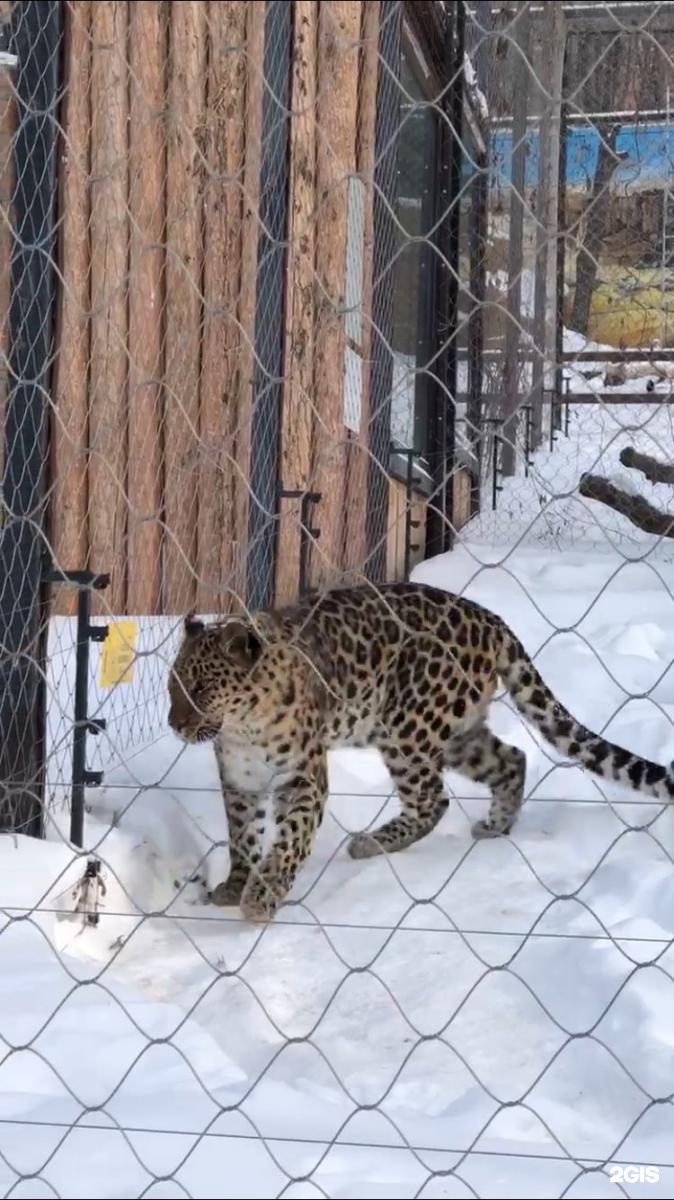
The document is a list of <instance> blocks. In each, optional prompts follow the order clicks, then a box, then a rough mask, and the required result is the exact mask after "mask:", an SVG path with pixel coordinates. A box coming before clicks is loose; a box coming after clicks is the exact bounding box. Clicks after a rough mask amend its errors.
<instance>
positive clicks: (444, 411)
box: [426, 2, 465, 557]
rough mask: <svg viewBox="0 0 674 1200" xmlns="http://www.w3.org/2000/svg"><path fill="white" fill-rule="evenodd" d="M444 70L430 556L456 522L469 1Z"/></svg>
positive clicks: (457, 13)
mask: <svg viewBox="0 0 674 1200" xmlns="http://www.w3.org/2000/svg"><path fill="white" fill-rule="evenodd" d="M446 20H447V25H446V42H445V72H446V75H447V79H448V80H450V86H449V88H448V90H447V93H446V99H445V112H446V118H447V119H446V121H443V122H442V139H441V145H440V180H441V186H440V188H439V210H438V214H437V218H438V242H439V248H440V252H441V256H442V258H444V259H445V260H446V265H445V266H444V269H442V270H440V271H439V272H438V299H437V312H439V313H446V314H447V321H446V325H445V326H444V328H443V330H442V334H441V337H440V338H439V340H438V349H439V351H440V352H439V353H438V354H437V356H436V360H435V368H434V375H435V378H436V381H437V382H436V387H435V392H436V398H435V404H434V410H435V411H434V442H435V446H434V454H433V457H434V461H435V470H434V472H433V496H434V501H433V502H432V503H431V504H429V505H428V509H427V520H426V553H427V555H428V556H429V557H430V556H431V555H434V554H441V553H442V552H443V551H445V550H449V549H450V547H451V545H452V540H453V525H454V448H455V421H456V383H457V345H456V335H457V323H458V302H459V277H458V267H459V233H460V221H461V210H460V205H459V195H460V189H461V165H462V158H463V136H462V135H463V105H464V88H463V83H464V77H463V53H464V38H465V4H464V3H463V2H461V3H457V4H455V5H453V6H452V7H451V9H449V8H448V9H447V17H446Z"/></svg>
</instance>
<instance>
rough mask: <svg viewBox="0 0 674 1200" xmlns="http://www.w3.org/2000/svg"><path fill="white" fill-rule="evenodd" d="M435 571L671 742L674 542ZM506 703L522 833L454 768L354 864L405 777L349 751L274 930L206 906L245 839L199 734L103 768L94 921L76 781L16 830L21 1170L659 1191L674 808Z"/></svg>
mask: <svg viewBox="0 0 674 1200" xmlns="http://www.w3.org/2000/svg"><path fill="white" fill-rule="evenodd" d="M416 576H417V578H420V579H425V580H427V581H429V582H433V583H435V584H439V585H441V586H444V587H447V588H450V589H452V590H463V589H465V590H466V591H467V592H468V593H469V594H470V595H472V596H474V597H475V598H476V599H478V600H480V601H482V602H483V603H486V604H488V605H491V606H492V607H493V608H495V609H497V610H498V611H499V612H500V613H502V614H503V615H504V616H505V617H506V619H508V620H509V621H510V622H511V624H512V625H513V627H514V628H515V629H516V631H517V633H518V634H519V635H520V636H521V637H522V639H523V640H524V642H525V644H526V645H527V647H528V649H529V650H530V651H531V652H532V653H536V655H537V661H538V662H539V665H540V667H541V670H542V671H543V672H544V674H545V676H546V677H547V679H548V680H549V682H550V683H551V684H552V686H553V687H554V688H555V689H556V690H557V692H558V694H559V696H560V697H561V698H562V699H563V701H564V702H565V703H567V704H568V705H569V706H570V707H571V708H572V709H573V710H574V712H575V713H577V715H578V716H579V717H580V718H581V719H582V720H584V721H587V722H588V723H591V724H592V725H593V726H594V727H595V728H597V729H600V730H606V731H607V732H608V733H609V734H610V735H611V736H612V737H613V738H614V739H616V740H619V741H622V742H623V743H624V744H625V745H627V746H629V747H631V748H633V749H636V750H639V751H641V752H642V753H644V754H646V755H648V756H651V757H653V758H656V759H658V760H662V761H668V760H669V759H671V758H674V729H673V728H672V721H671V718H672V716H673V715H674V672H673V671H672V670H671V669H670V662H671V658H672V651H671V647H672V646H674V599H673V598H672V592H673V590H674V567H672V566H670V565H669V564H667V563H662V562H660V561H657V562H650V561H644V562H637V563H628V562H626V561H625V559H624V557H623V555H622V554H620V553H617V552H613V553H612V552H610V551H606V550H605V551H604V552H603V553H598V552H596V551H594V550H588V549H580V550H573V549H571V550H566V551H557V552H555V553H550V551H549V550H546V549H541V548H536V547H535V546H531V545H529V546H526V547H521V548H520V549H518V550H516V551H514V552H510V553H509V552H508V551H507V548H505V547H504V548H501V549H499V550H494V549H489V550H487V549H485V548H484V547H483V546H480V545H479V544H477V543H475V544H466V545H464V546H463V547H462V548H460V549H458V550H456V551H455V552H453V553H452V554H450V555H446V556H443V557H441V558H438V559H435V560H432V561H430V562H428V563H425V564H424V565H423V566H422V567H420V568H418V569H417V571H416ZM165 644H167V643H165ZM142 665H143V664H142V662H141V663H140V664H139V669H140V668H141V667H142ZM153 678H154V677H153ZM138 686H140V685H138ZM153 686H154V685H153ZM128 694H131V693H128ZM133 694H134V695H135V693H133ZM153 695H154V693H153ZM155 699H156V703H157V704H158V705H160V704H161V700H160V699H159V698H158V694H157V696H156V697H155ZM115 703H118V704H119V706H120V708H119V711H120V712H121V711H122V707H123V701H122V700H119V701H115ZM103 708H105V706H103ZM130 708H131V709H133V705H130ZM493 725H494V728H495V729H496V730H497V731H498V732H499V733H500V734H501V735H503V736H505V737H507V738H509V739H510V740H512V741H513V742H517V743H518V744H519V745H521V746H522V747H524V748H525V749H526V750H527V752H528V754H529V773H528V780H527V788H528V792H529V793H530V799H529V802H528V803H527V804H526V806H525V808H524V809H523V812H522V816H521V819H520V821H519V824H518V826H517V828H516V831H515V832H514V834H513V835H512V837H511V838H509V839H507V840H503V841H494V842H481V843H473V842H472V841H471V839H470V836H469V826H470V822H471V820H472V819H474V817H475V816H476V814H478V813H482V812H483V811H484V809H485V805H486V801H485V797H484V792H483V791H482V789H481V788H480V787H479V786H477V785H475V786H472V785H470V784H468V783H467V782H465V781H463V780H460V779H459V778H457V777H456V776H451V775H448V779H447V782H448V785H449V787H450V789H451V791H452V793H453V794H454V796H455V797H456V799H455V801H454V802H453V803H452V805H451V806H450V811H449V813H448V815H447V816H446V818H445V819H444V821H443V822H442V824H441V826H440V828H439V829H438V830H437V831H436V832H435V833H434V834H433V835H432V836H430V837H429V838H428V839H426V840H425V841H424V842H422V843H420V844H419V845H418V846H416V847H413V848H412V849H410V850H407V851H405V852H404V853H403V854H400V855H398V856H394V857H391V858H390V859H389V860H380V861H377V860H372V861H369V862H361V863H356V862H353V861H351V860H350V859H349V858H348V857H347V855H346V852H345V849H344V840H345V837H346V834H347V831H349V830H352V829H359V828H362V827H364V826H366V825H368V824H370V823H371V822H372V823H378V822H379V821H380V820H381V819H382V812H383V810H385V809H386V808H387V807H388V806H389V804H390V803H391V801H390V785H389V781H388V778H387V776H386V774H385V772H384V771H383V768H382V766H381V764H380V762H379V760H378V759H377V757H376V756H375V755H373V754H370V753H366V752H351V753H339V754H335V755H334V756H333V760H332V763H331V788H332V799H331V804H330V809H329V814H328V816H327V818H326V820H325V822H324V826H323V828H322V830H321V832H320V835H319V839H318V846H317V850H316V853H315V855H314V857H313V859H312V861H311V862H310V863H309V864H308V865H307V866H306V867H305V869H304V871H303V873H302V875H301V878H300V880H299V882H298V884H297V886H296V888H295V891H294V893H293V903H291V904H289V905H287V906H286V907H284V908H283V910H282V911H281V913H280V915H279V917H278V919H277V920H276V922H275V923H274V924H273V925H271V926H269V927H266V928H264V929H260V928H256V927H252V926H248V925H246V924H245V923H243V922H242V921H240V920H239V918H238V914H237V912H236V911H234V910H232V911H226V912H223V911H221V910H214V909H212V908H209V907H208V906H205V905H204V904H203V886H204V884H203V881H204V880H206V881H208V882H209V883H212V882H214V881H217V880H219V879H220V878H221V877H222V875H223V873H224V870H225V865H226V857H227V852H226V848H225V844H224V842H225V827H224V818H223V813H222V810H221V803H220V800H219V795H218V788H217V779H216V772H215V770H214V765H213V762H212V760H211V754H210V751H209V749H208V748H207V747H198V748H189V749H182V748H181V747H180V746H179V745H178V743H177V742H175V741H174V740H173V739H172V738H171V737H170V736H169V735H165V734H164V735H163V736H161V737H160V738H159V740H156V741H155V743H154V744H153V745H151V746H149V747H147V748H146V749H145V750H144V751H142V752H141V753H139V754H137V756H136V757H133V758H130V757H129V756H128V755H127V753H126V750H125V749H120V753H119V758H120V759H124V758H127V762H126V765H125V766H122V765H119V764H118V765H117V766H113V767H112V769H111V770H110V771H109V772H108V775H107V778H106V785H105V787H104V789H102V790H101V791H100V792H92V793H91V794H90V802H91V809H92V810H91V812H90V814H89V817H88V820H87V839H88V845H89V847H90V848H92V849H95V851H96V853H97V854H98V855H99V857H100V859H101V861H102V863H103V875H104V880H105V884H106V888H107V891H106V894H105V896H104V897H103V898H102V908H101V917H100V921H99V924H98V926H97V927H91V926H85V925H84V923H83V918H82V917H81V915H72V910H73V908H74V906H75V902H74V900H73V898H72V895H71V891H72V888H73V887H74V885H75V884H76V883H77V880H78V878H79V876H80V874H81V870H82V861H81V860H77V859H75V858H74V857H73V854H72V852H71V851H69V850H68V848H67V846H66V845H65V843H64V841H63V839H62V837H60V836H59V829H62V828H63V823H64V821H65V814H63V813H61V811H60V809H59V808H58V806H56V807H55V808H54V809H53V810H52V812H53V824H52V826H51V828H50V838H49V840H48V841H46V842H42V843H34V842H29V841H27V840H23V839H19V840H18V841H15V840H14V839H13V838H11V837H4V838H2V839H0V858H1V862H0V912H2V914H3V915H2V917H1V918H0V920H2V921H3V922H4V927H3V928H2V930H1V931H0V1035H1V1038H2V1041H1V1042H0V1046H1V1047H2V1049H1V1050H0V1058H1V1061H0V1118H1V1120H0V1191H2V1194H10V1193H11V1195H13V1196H19V1197H26V1198H28V1197H31V1198H33V1197H42V1196H45V1197H47V1196H53V1195H55V1194H57V1195H59V1196H62V1197H68V1198H71V1197H72V1198H75V1197H80V1196H81V1197H85V1196H93V1197H111V1198H112V1197H115V1198H117V1197H137V1196H141V1195H143V1196H151V1197H173V1196H176V1197H178V1196H185V1195H190V1196H193V1197H204V1198H205V1197H219V1196H223V1197H229V1196H231V1197H235V1196H244V1197H246V1196H250V1197H253V1196H261V1197H273V1196H278V1195H281V1194H282V1195H284V1196H289V1197H313V1196H317V1197H318V1196H329V1197H340V1198H342V1197H353V1198H354V1200H355V1198H358V1197H389V1196H391V1197H412V1196H425V1197H464V1196H466V1197H467V1196H480V1197H484V1198H489V1200H491V1198H497V1197H519V1196H524V1197H538V1196H540V1197H559V1196H562V1195H568V1196H572V1197H612V1196H613V1195H614V1194H616V1193H618V1194H623V1195H629V1196H635V1197H642V1196H644V1197H645V1196H657V1197H670V1196H672V1195H673V1194H674V1110H673V1107H672V1103H671V1096H672V1092H673V1091H674V1034H673V1032H672V1031H673V1029H674V1026H673V1023H672V1007H673V1000H674V943H673V940H672V939H673V938H674V869H673V867H672V855H674V812H672V811H671V810H665V811H663V810H662V808H661V806H656V805H653V804H652V803H649V802H646V801H639V799H638V798H637V799H636V800H635V799H634V797H632V796H630V795H626V794H625V793H623V792H621V791H620V789H618V788H617V787H609V786H605V787H604V788H603V789H600V788H599V787H598V785H597V783H596V782H593V781H591V780H590V779H589V777H588V776H586V775H583V773H582V772H581V771H580V770H578V769H576V768H574V767H570V766H568V765H567V764H563V763H560V762H558V760H557V759H556V757H555V756H554V754H551V753H550V752H549V751H548V750H546V749H544V748H543V747H542V746H541V745H540V743H539V742H538V740H537V739H536V738H535V737H534V736H533V735H532V734H531V733H530V732H529V731H527V730H526V729H525V728H524V726H523V725H522V723H521V722H520V720H519V718H517V717H516V716H515V715H514V714H513V713H512V711H511V709H510V708H509V706H507V705H506V704H505V703H502V702H499V703H498V704H497V705H496V706H495V707H494V713H493ZM116 740H117V743H118V745H119V747H123V745H124V730H123V729H122V727H121V725H120V726H112V727H111V732H110V734H109V743H108V744H109V747H110V749H111V750H114V748H115V743H116ZM612 1164H644V1165H649V1166H656V1167H657V1168H658V1171H659V1182H658V1183H656V1184H649V1183H629V1182H628V1183H624V1184H622V1185H620V1186H617V1185H616V1184H615V1183H611V1182H610V1181H609V1175H608V1171H609V1167H610V1165H612Z"/></svg>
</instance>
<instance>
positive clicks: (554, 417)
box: [550, 103, 568, 449]
mask: <svg viewBox="0 0 674 1200" xmlns="http://www.w3.org/2000/svg"><path fill="white" fill-rule="evenodd" d="M567 125H568V105H566V104H564V103H562V107H561V112H560V119H559V177H558V187H559V199H558V202H557V336H556V345H555V352H556V360H557V361H556V364H555V403H553V404H552V405H551V406H550V425H551V430H550V449H552V445H553V442H554V435H553V432H552V429H553V428H554V429H558V428H561V403H562V388H563V381H564V367H563V365H562V363H563V355H564V274H565V271H566V135H567Z"/></svg>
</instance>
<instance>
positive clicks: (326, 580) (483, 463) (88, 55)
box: [0, 0, 674, 1200]
mask: <svg viewBox="0 0 674 1200" xmlns="http://www.w3.org/2000/svg"><path fill="white" fill-rule="evenodd" d="M673 65H674V5H672V4H670V3H654V2H651V0H647V2H643V3H632V2H630V3H620V4H617V3H616V4H604V3H576V4H574V3H568V4H567V3H564V4H562V3H554V4H551V3H548V4H545V5H543V4H540V5H539V4H536V3H530V2H529V3H527V2H516V3H515V2H513V3H509V4H496V3H491V2H483V0H478V2H476V3H472V4H465V3H440V2H428V3H427V2H426V0H414V2H413V3H406V2H404V0H320V2H319V0H292V2H291V0H266V2H265V3H261V2H258V3H245V2H244V0H230V2H228V3H223V2H221V0H189V2H187V0H173V2H172V3H168V2H166V0H134V2H133V3H127V2H126V0H63V2H61V0H54V2H47V0H22V2H18V0H15V2H13V3H10V2H9V0H0V213H1V215H2V221H1V222H0V325H1V341H0V345H1V347H2V357H1V358H0V428H1V429H2V437H1V438H0V456H1V461H2V466H3V491H2V528H1V530H0V629H1V632H2V637H1V639H0V644H1V647H2V651H1V654H0V670H1V671H2V693H1V695H0V724H1V729H0V733H1V738H0V781H1V783H2V790H1V792H0V828H1V829H2V830H3V831H4V832H5V833H6V836H4V837H2V839H0V858H1V860H2V861H1V862H0V880H1V881H2V882H0V1190H2V1192H3V1194H5V1195H8V1196H9V1195H12V1196H28V1195H30V1196H31V1197H33V1196H38V1195H39V1196H42V1195H44V1196H53V1195H59V1196H63V1197H73V1196H76V1195H80V1194H81V1195H83V1196H84V1195H85V1194H87V1195H89V1194H91V1195H94V1196H101V1197H103V1196H110V1197H112V1196H120V1195H124V1196H141V1195H142V1196H145V1195H147V1196H156V1197H159V1196H162V1197H163V1196H167V1197H168V1196H184V1195H190V1196H194V1197H207V1196H211V1195H212V1196H215V1195H217V1196H228V1195H230V1194H231V1195H232V1196H235V1195H236V1196H239V1195H248V1194H250V1195H251V1196H252V1195H253V1194H255V1195H262V1196H280V1195H284V1196H296V1197H300V1196H302V1197H304V1196H307V1197H309V1196H311V1197H313V1196H317V1195H321V1196H330V1197H337V1196H340V1197H342V1196H343V1197H347V1196H354V1197H355V1196H359V1197H360V1196H378V1195H384V1194H386V1195H394V1196H401V1197H403V1196H404V1197H407V1196H424V1197H435V1196H438V1197H439V1196H452V1197H463V1196H480V1197H484V1198H485V1200H491V1198H492V1197H497V1196H504V1197H505V1196H508V1197H510V1196H513V1197H514V1196H520V1195H525V1196H527V1195H531V1196H534V1195H539V1194H541V1195H549V1196H560V1197H561V1196H567V1195H568V1196H574V1197H585V1196H592V1197H601V1196H604V1195H606V1196H612V1195H614V1194H615V1192H616V1191H618V1192H619V1193H620V1194H622V1195H627V1196H635V1197H637V1196H642V1195H657V1196H662V1197H665V1196H669V1195H671V1194H672V1192H673V1189H674V1158H673V1157H672V1145H673V1144H674V1138H673V1136H672V1135H673V1133H674V1113H673V1112H672V1100H673V1096H674V1092H673V1091H672V1082H671V1081H672V1078H673V1077H674V1075H673V1068H674V1060H673V1058H672V1049H671V1019H670V1013H671V993H672V986H673V984H674V977H673V975H672V964H673V954H674V923H673V920H672V915H671V914H672V903H671V900H672V887H673V883H672V881H673V879H674V873H673V871H672V863H673V861H674V860H673V857H672V856H673V855H674V822H673V820H672V813H671V811H664V812H663V811H662V809H661V807H660V806H657V805H654V804H652V803H650V802H649V803H646V802H644V801H643V800H642V799H641V798H640V797H638V796H630V797H629V798H627V799H626V798H625V795H624V794H622V793H620V791H619V790H618V789H617V788H610V787H609V786H608V785H606V786H605V787H603V788H602V789H600V788H599V787H598V785H597V783H596V782H594V783H593V782H591V781H588V779H587V778H586V777H584V776H582V775H581V773H580V772H578V771H576V770H575V769H574V768H568V764H565V763H562V762H560V761H559V760H558V759H557V757H556V756H554V755H552V754H551V752H549V751H546V750H544V749H543V747H542V746H541V745H540V744H539V742H538V741H537V740H536V739H535V738H534V737H533V735H532V734H531V733H530V732H528V731H527V730H526V729H525V728H524V727H523V726H522V725H521V723H520V722H519V720H518V718H517V717H516V716H515V715H514V714H513V713H512V712H511V711H510V709H509V708H508V706H507V705H506V704H505V703H504V702H502V701H499V702H498V703H497V704H495V705H494V714H493V719H492V723H493V727H494V729H495V730H496V732H498V734H499V735H500V736H503V737H506V738H507V740H508V741H511V742H513V743H515V744H517V745H519V746H521V747H522V748H523V749H525V750H526V751H527V755H528V759H529V770H528V777H527V796H528V800H527V804H526V806H525V809H524V811H523V814H522V817H521V820H520V822H519V824H518V826H517V828H516V830H515V831H514V833H513V835H512V837H511V838H509V839H503V841H498V842H490V843H488V844H487V843H479V844H478V843H474V842H472V841H471V839H470V835H469V827H470V823H471V821H472V820H473V819H474V818H475V817H476V816H477V815H481V814H482V812H483V808H484V804H485V797H484V792H483V790H481V789H480V788H479V787H478V786H475V787H472V786H471V785H470V784H467V783H466V781H464V780H461V781H459V780H458V778H455V777H454V776H450V777H448V785H449V786H450V788H451V790H452V792H453V794H454V801H453V803H452V806H451V809H450V813H449V815H448V817H447V818H446V819H445V821H443V824H442V826H441V827H440V829H439V830H438V831H437V832H436V833H435V834H434V835H433V837H431V838H429V839H427V840H425V841H424V842H423V843H421V844H419V845H418V846H417V847H415V848H413V849H410V850H409V851H407V852H405V854H403V855H399V856H393V857H391V858H383V859H382V860H377V861H375V862H371V863H360V864H355V863H353V862H351V861H350V860H349V859H348V857H347V856H346V853H345V850H344V845H345V841H346V839H347V837H348V835H349V833H350V832H352V831H353V830H356V829H360V828H363V827H364V826H366V825H370V824H372V825H378V824H379V823H380V821H381V819H382V814H388V812H389V809H390V808H391V807H392V805H393V804H394V800H395V797H394V796H392V793H391V782H390V780H389V778H388V776H387V775H386V772H385V771H384V770H383V767H382V766H381V764H380V763H379V761H378V760H377V759H376V758H374V757H372V756H371V755H370V754H369V753H366V752H358V753H356V752H339V753H335V754H334V756H333V759H332V761H331V773H330V784H331V804H330V811H329V815H328V817H327V818H326V821H325V822H324V826H323V828H322V830H321V832H320V835H319V839H318V845H317V848H316V852H315V854H314V856H313V858H312V860H311V861H310V862H309V863H307V864H306V865H305V867H304V869H303V872H302V874H301V877H300V879H299V880H298V883H297V886H296V888H295V890H294V892H293V897H292V901H291V903H289V904H287V905H285V906H284V907H283V909H282V910H281V912H280V913H279V915H278V917H277V919H276V920H275V922H274V923H273V925H271V926H269V927H267V928H264V929H258V928H255V927H252V926H249V925H247V924H245V923H244V922H243V921H242V919H241V918H240V915H239V913H238V910H235V909H231V910H218V909H214V908H213V907H212V906H211V905H209V904H208V903H207V898H206V895H205V892H206V890H207V888H208V887H210V886H212V885H213V884H214V883H215V882H217V881H218V880H219V879H220V878H222V877H223V874H224V870H225V865H226V862H227V831H226V829H225V827H224V821H223V813H222V800H221V795H220V787H219V783H218V779H217V773H216V771H215V767H214V763H213V761H212V756H211V753H210V751H209V749H208V747H193V748H190V749H189V750H184V749H181V748H180V747H179V745H178V743H177V742H176V741H175V740H174V739H173V738H172V736H171V735H170V734H169V733H168V731H167V697H166V680H167V673H168V669H169V665H170V662H171V659H172V656H173V654H174V652H175V649H176V646H177V641H178V638H179V634H180V624H181V617H182V614H183V613H185V612H187V611H189V610H196V611H197V612H200V613H202V614H204V615H210V614H214V613H223V612H229V611H231V610H237V609H243V610H244V611H250V610H253V609H256V608H259V607H266V606H268V605H269V604H272V603H285V602H287V601H292V600H294V599H295V598H296V597H297V596H298V595H299V594H301V593H303V592H305V591H306V590H307V589H309V588H319V589H320V588H322V587H324V586H326V585H329V584H331V583H333V582H336V581H342V580H355V581H367V582H368V583H369V584H370V585H371V586H376V585H377V584H378V583H380V582H383V581H385V580H390V579H396V578H404V577H407V576H408V575H410V574H412V576H413V578H417V579H420V580H423V581H427V582H430V583H434V584H436V585H439V586H441V587H445V588H447V589H449V590H452V591H457V592H466V593H467V594H469V595H470V596H471V597H473V598H476V599H477V600H479V601H481V602H482V603H485V604H487V605H488V606H489V607H491V608H493V609H494V610H495V611H498V612H499V613H501V614H502V615H503V616H504V617H505V618H506V619H507V620H508V621H509V622H510V623H511V625H512V626H513V628H514V629H515V630H516V632H517V634H518V636H520V637H521V639H522V641H523V642H524V644H525V645H526V646H527V648H528V650H530V652H531V653H532V654H533V655H535V656H536V659H537V661H538V662H539V663H540V666H541V670H542V672H543V674H544V675H545V677H546V679H547V680H548V681H549V682H550V683H551V685H552V686H553V688H554V689H555V691H556V693H557V694H558V695H559V696H560V698H562V699H563V700H564V702H565V703H567V704H568V705H569V707H570V708H571V709H572V710H573V712H574V714H575V715H577V716H578V717H579V718H580V719H581V720H583V721H585V722H586V723H587V724H589V725H592V726H593V728H596V729H597V730H601V731H602V732H606V733H607V735H608V736H610V737H611V738H612V739H613V740H616V741H618V742H620V743H624V744H625V745H628V746H629V747H630V748H631V749H635V750H637V751H638V752H640V753H643V754H644V755H646V756H647V757H649V758H654V759H657V760H658V761H668V760H671V759H673V758H674V736H673V735H672V716H673V715H674V692H673V691H672V680H671V651H670V647H671V645H672V644H673V641H672V635H673V634H674V621H673V618H672V603H671V602H672V596H673V595H674V591H673V590H672V589H673V588H674V574H673V571H674V567H673V566H672V562H671V557H672V556H671V545H672V542H671V538H672V528H674V526H672V524H671V522H672V519H673V518H672V516H671V484H672V482H674V468H673V466H672V461H673V454H674V441H673V438H672V424H671V416H670V413H671V408H670V400H671V388H672V379H673V378H674V342H673V341H672V317H671V290H672V271H673V269H674V267H673V263H672V253H673V244H672V238H673V237H674V177H673V172H674V168H673V166H672V163H673V161H674V137H673V135H672V130H671V107H672V97H671V95H670V90H671V86H672V78H673V74H672V67H673ZM27 835H37V836H32V837H29V836H27ZM649 1172H650V1174H649Z"/></svg>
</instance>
